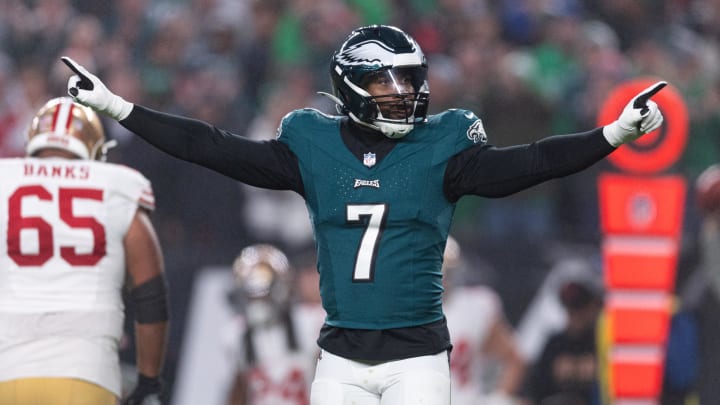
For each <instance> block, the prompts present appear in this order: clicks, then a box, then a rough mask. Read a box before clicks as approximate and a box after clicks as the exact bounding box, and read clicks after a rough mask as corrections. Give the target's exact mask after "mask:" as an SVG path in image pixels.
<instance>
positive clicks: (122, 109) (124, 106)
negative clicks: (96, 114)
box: [103, 95, 134, 121]
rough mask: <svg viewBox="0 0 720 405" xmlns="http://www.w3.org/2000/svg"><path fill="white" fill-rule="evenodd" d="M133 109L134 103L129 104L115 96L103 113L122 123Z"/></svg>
mask: <svg viewBox="0 0 720 405" xmlns="http://www.w3.org/2000/svg"><path fill="white" fill-rule="evenodd" d="M133 107H134V104H133V103H130V102H127V101H125V99H123V98H122V97H120V96H117V95H114V96H113V97H112V98H111V99H110V103H108V106H107V108H106V109H104V110H103V112H104V113H105V114H107V115H109V116H110V117H112V118H114V119H116V120H118V121H122V120H124V119H125V118H127V117H128V115H130V112H132V109H133Z"/></svg>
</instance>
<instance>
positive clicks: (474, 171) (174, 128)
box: [120, 105, 615, 361]
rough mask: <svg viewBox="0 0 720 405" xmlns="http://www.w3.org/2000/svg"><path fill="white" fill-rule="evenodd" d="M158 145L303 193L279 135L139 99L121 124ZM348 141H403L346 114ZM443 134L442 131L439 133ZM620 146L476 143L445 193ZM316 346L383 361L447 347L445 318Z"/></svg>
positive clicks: (568, 139) (523, 180)
mask: <svg viewBox="0 0 720 405" xmlns="http://www.w3.org/2000/svg"><path fill="white" fill-rule="evenodd" d="M120 123H121V124H122V125H123V126H124V127H125V128H127V129H129V130H130V131H132V132H134V133H135V134H137V135H138V136H140V137H142V138H143V139H145V140H146V141H147V142H149V143H150V144H152V145H154V146H156V147H157V148H159V149H160V150H163V151H165V152H166V153H169V154H170V155H173V156H175V157H177V158H180V159H183V160H187V161H190V162H193V163H196V164H199V165H201V166H204V167H207V168H209V169H211V170H214V171H216V172H218V173H221V174H224V175H226V176H229V177H231V178H233V179H235V180H238V181H240V182H243V183H246V184H248V185H252V186H256V187H261V188H268V189H274V190H294V191H295V192H297V193H298V194H300V195H304V186H303V183H302V177H301V174H300V168H299V165H298V161H297V157H296V156H295V154H294V153H293V152H292V151H291V150H290V148H289V147H288V146H287V145H286V144H284V143H282V142H280V141H277V140H268V141H255V140H251V139H248V138H245V137H242V136H240V135H236V134H233V133H230V132H228V131H225V130H222V129H219V128H216V127H214V126H212V125H210V124H208V123H205V122H202V121H198V120H193V119H189V118H184V117H179V116H175V115H170V114H166V113H160V112H157V111H153V110H150V109H148V108H145V107H142V106H139V105H135V106H134V108H133V110H132V112H131V113H130V115H129V116H128V117H127V118H126V119H125V120H123V121H121V122H120ZM340 128H341V131H340V132H341V136H342V139H343V142H344V143H345V146H347V148H348V149H349V150H350V151H351V152H352V153H353V154H354V155H355V156H356V158H358V159H359V160H360V161H362V159H363V154H364V153H367V152H374V153H375V154H376V159H377V162H380V161H381V160H382V159H383V158H384V157H386V156H387V154H388V153H389V152H390V151H391V150H392V148H393V147H394V146H395V145H397V143H398V142H402V140H393V139H390V138H387V137H385V136H384V135H382V134H380V133H379V132H376V131H372V130H369V129H368V128H365V127H362V126H360V125H357V124H355V123H353V122H352V121H350V120H349V119H347V118H345V119H344V120H343V122H342V123H341V126H340ZM442 135H443V134H438V136H442ZM613 150H615V148H614V147H613V146H611V145H610V144H609V143H608V142H607V141H606V140H605V137H603V136H602V128H596V129H593V130H591V131H587V132H582V133H577V134H571V135H555V136H550V137H546V138H543V139H541V140H539V141H537V142H533V143H531V144H526V145H517V146H512V147H504V148H497V147H494V146H491V145H480V144H478V145H476V146H473V147H470V148H468V149H465V150H464V151H462V152H460V153H458V154H456V155H455V156H453V157H452V158H450V160H449V161H448V164H447V167H446V170H445V177H444V182H443V192H444V194H445V196H446V198H448V200H449V201H451V202H456V201H457V200H459V199H460V197H462V196H463V195H477V196H482V197H489V198H496V197H503V196H506V195H509V194H513V193H515V192H518V191H521V190H524V189H526V188H528V187H531V186H533V185H536V184H539V183H541V182H543V181H546V180H549V179H552V178H558V177H563V176H567V175H569V174H572V173H575V172H577V171H580V170H582V169H584V168H586V167H588V166H590V165H592V164H593V163H595V162H597V161H599V160H601V159H602V158H604V157H605V156H607V155H608V154H610V153H611V152H612V151H613ZM318 344H319V345H320V347H322V348H323V349H325V350H327V351H329V352H331V353H333V354H336V355H339V356H342V357H345V358H350V359H358V360H366V361H386V360H397V359H402V358H409V357H415V356H422V355H430V354H436V353H439V352H441V351H444V350H449V349H450V348H451V345H450V336H449V333H448V329H447V324H446V322H445V320H444V319H443V320H440V321H437V322H433V323H430V324H427V325H421V326H417V327H412V328H398V329H388V330H364V329H345V328H334V327H329V326H327V325H326V326H325V327H323V329H322V331H321V333H320V337H319V339H318Z"/></svg>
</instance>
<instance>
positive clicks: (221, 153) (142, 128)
mask: <svg viewBox="0 0 720 405" xmlns="http://www.w3.org/2000/svg"><path fill="white" fill-rule="evenodd" d="M120 124H121V125H122V126H124V127H125V128H127V129H128V130H130V131H132V132H134V133H135V134H137V135H138V136H140V137H141V138H143V139H145V140H146V141H147V142H149V143H150V144H151V145H153V146H155V147H157V148H158V149H160V150H162V151H163V152H166V153H168V154H170V155H172V156H175V157H176V158H179V159H182V160H186V161H189V162H193V163H196V164H198V165H201V166H204V167H207V168H208V169H211V170H214V171H216V172H218V173H221V174H224V175H226V176H228V177H231V178H233V179H235V180H238V181H240V182H243V183H245V184H249V185H251V186H255V187H262V188H269V189H275V190H294V191H296V192H298V193H299V194H300V195H303V193H304V189H303V184H302V179H301V176H300V169H299V166H298V161H297V157H296V156H295V154H294V153H293V152H292V151H291V150H290V148H289V147H288V146H287V145H285V144H284V143H282V142H279V141H277V140H269V141H254V140H251V139H248V138H246V137H243V136H240V135H236V134H233V133H231V132H228V131H225V130H222V129H219V128H216V127H214V126H212V125H210V124H208V123H206V122H203V121H199V120H194V119H191V118H185V117H181V116H177V115H172V114H166V113H161V112H158V111H153V110H151V109H149V108H145V107H142V106H139V105H135V106H134V107H133V110H132V112H131V113H130V115H129V116H128V117H127V118H125V119H124V120H122V121H120Z"/></svg>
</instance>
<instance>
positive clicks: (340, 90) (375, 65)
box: [326, 26, 430, 138]
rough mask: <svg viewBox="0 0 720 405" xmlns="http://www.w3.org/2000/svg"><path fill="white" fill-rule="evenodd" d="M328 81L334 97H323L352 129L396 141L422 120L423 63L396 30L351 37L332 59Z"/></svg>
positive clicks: (363, 32) (424, 105)
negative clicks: (345, 117)
mask: <svg viewBox="0 0 720 405" xmlns="http://www.w3.org/2000/svg"><path fill="white" fill-rule="evenodd" d="M330 76H331V81H332V84H333V91H334V96H331V95H328V96H330V97H331V98H332V99H333V100H334V101H335V102H336V103H337V105H338V111H339V112H340V113H341V114H347V115H348V116H349V117H350V118H351V119H352V120H353V121H355V122H357V123H358V124H361V125H363V126H367V127H370V128H372V129H375V130H377V131H380V132H382V133H383V134H384V135H385V136H387V137H389V138H401V137H403V136H405V135H407V134H408V133H409V132H410V131H411V130H412V129H413V128H414V127H415V125H417V124H421V123H423V122H425V120H426V117H427V111H428V102H429V98H430V91H429V86H428V84H427V62H426V60H425V56H424V55H423V53H422V51H421V50H420V47H419V46H418V45H417V43H416V42H415V41H414V40H413V39H412V38H411V37H410V36H408V35H407V34H405V33H404V32H402V31H401V30H399V29H397V28H394V27H389V26H370V27H364V28H360V29H358V30H355V31H353V33H352V34H350V37H349V38H348V39H347V40H346V41H345V43H344V44H343V46H342V48H341V49H340V50H339V51H338V52H336V53H335V55H333V63H332V66H331V71H330ZM371 86H375V87H374V88H375V89H379V88H382V90H381V91H380V92H378V91H373V90H371ZM371 93H374V94H375V96H373V94H371ZM326 95H327V94H326Z"/></svg>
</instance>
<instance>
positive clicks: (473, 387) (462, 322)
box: [443, 286, 501, 405]
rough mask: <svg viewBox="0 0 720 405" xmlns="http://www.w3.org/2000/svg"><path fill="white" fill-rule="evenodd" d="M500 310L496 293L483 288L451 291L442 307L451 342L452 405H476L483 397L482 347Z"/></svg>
mask: <svg viewBox="0 0 720 405" xmlns="http://www.w3.org/2000/svg"><path fill="white" fill-rule="evenodd" d="M500 310H501V307H500V299H499V297H498V296H497V294H496V293H495V292H494V291H492V290H491V289H489V288H487V287H482V286H475V287H462V288H459V287H458V288H454V289H452V290H451V294H450V295H449V297H448V298H447V300H446V301H445V303H444V304H443V311H444V312H445V317H446V318H447V323H448V329H449V330H450V339H451V341H452V343H453V350H452V352H451V353H450V377H451V389H452V394H451V395H452V403H453V405H477V404H478V403H479V401H480V399H481V398H482V396H483V395H484V394H485V393H484V387H483V385H482V380H483V374H484V373H483V372H484V371H485V370H484V369H483V367H484V365H483V359H482V354H481V351H482V345H483V342H484V341H485V339H487V336H488V333H489V332H490V328H491V327H492V325H493V323H494V322H495V320H496V319H497V317H498V315H499V312H500Z"/></svg>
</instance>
